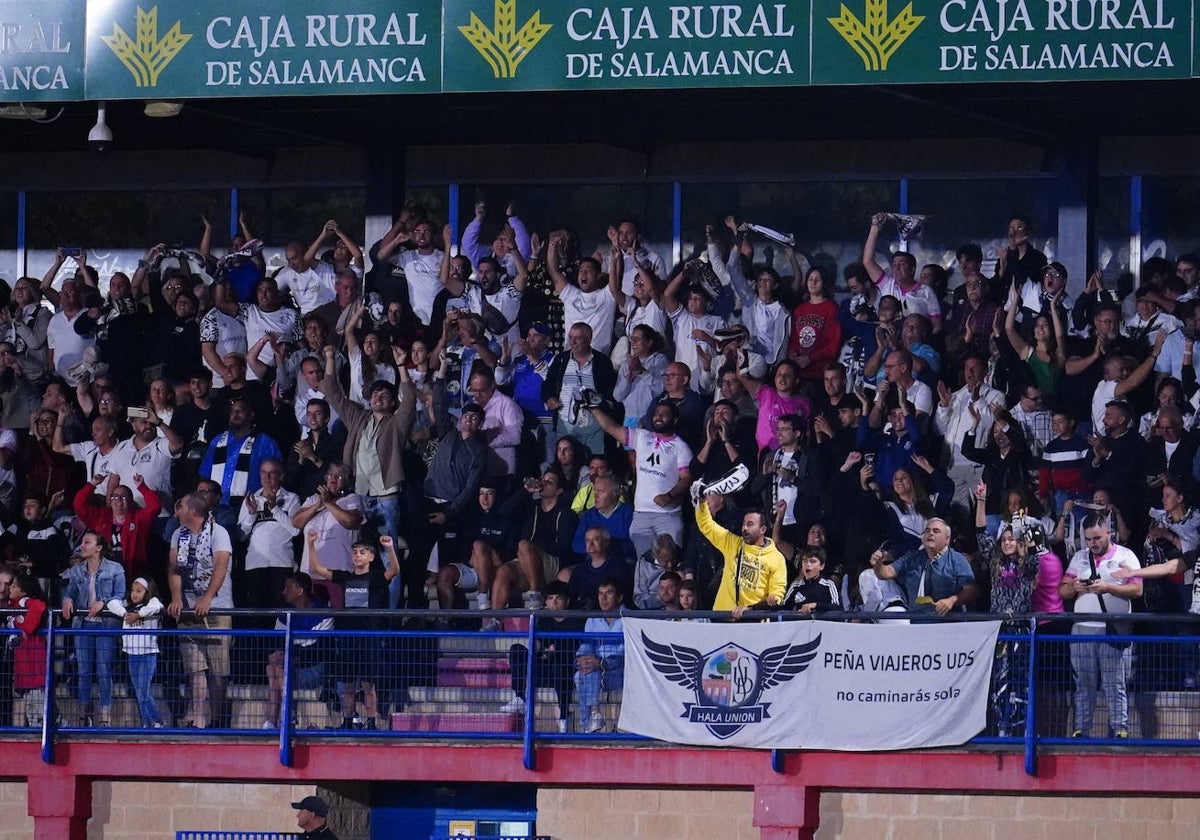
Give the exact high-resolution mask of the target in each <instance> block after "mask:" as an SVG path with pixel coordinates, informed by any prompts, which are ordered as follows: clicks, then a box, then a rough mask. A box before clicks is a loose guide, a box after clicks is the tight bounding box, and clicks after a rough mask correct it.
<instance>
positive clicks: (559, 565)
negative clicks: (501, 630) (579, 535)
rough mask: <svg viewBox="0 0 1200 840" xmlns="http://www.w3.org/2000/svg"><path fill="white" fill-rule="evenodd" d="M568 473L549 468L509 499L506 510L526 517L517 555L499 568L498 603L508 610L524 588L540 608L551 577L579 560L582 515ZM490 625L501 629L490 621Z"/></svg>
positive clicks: (494, 596) (528, 598) (494, 589)
mask: <svg viewBox="0 0 1200 840" xmlns="http://www.w3.org/2000/svg"><path fill="white" fill-rule="evenodd" d="M563 483H564V482H563V479H562V476H561V475H559V474H558V473H557V472H555V471H554V470H546V471H545V472H544V473H543V474H542V477H541V479H528V480H526V482H525V484H524V489H523V490H519V491H517V494H516V495H514V497H513V499H512V500H510V502H509V503H508V504H506V506H505V508H506V513H507V514H508V515H512V516H521V517H522V518H523V521H522V525H521V530H520V532H519V533H520V540H519V541H518V542H517V556H516V559H514V560H510V561H508V562H506V563H505V564H504V565H503V566H501V567H500V568H499V569H497V570H496V577H495V579H494V580H493V581H492V599H491V602H492V606H493V607H494V608H495V609H505V608H506V607H507V606H508V604H509V602H510V601H511V600H512V599H513V597H514V596H515V595H516V593H518V592H520V593H521V594H522V597H523V599H524V602H525V605H526V606H527V607H536V601H537V598H538V597H539V596H540V592H541V588H542V587H543V586H544V585H545V583H546V581H548V580H554V579H555V578H556V577H557V576H558V574H559V572H560V571H561V570H562V569H564V568H566V567H568V566H570V565H571V562H572V561H573V557H572V554H571V539H572V537H573V536H574V535H575V529H576V527H577V526H578V524H579V517H577V516H576V515H575V512H574V511H572V510H571V505H570V500H569V497H568V496H567V494H566V492H565V489H564V487H563ZM484 629H495V628H494V627H492V626H490V622H489V626H488V627H485V628H484Z"/></svg>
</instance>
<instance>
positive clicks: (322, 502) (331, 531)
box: [292, 461, 363, 574]
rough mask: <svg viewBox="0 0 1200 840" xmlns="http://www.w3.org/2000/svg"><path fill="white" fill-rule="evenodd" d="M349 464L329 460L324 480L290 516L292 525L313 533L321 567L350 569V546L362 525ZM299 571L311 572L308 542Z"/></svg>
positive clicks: (360, 508) (345, 570)
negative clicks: (315, 537)
mask: <svg viewBox="0 0 1200 840" xmlns="http://www.w3.org/2000/svg"><path fill="white" fill-rule="evenodd" d="M352 482H353V478H352V475H351V472H350V468H349V467H347V466H346V465H345V464H343V463H341V462H340V461H331V462H330V463H329V464H328V465H327V466H326V468H325V483H324V484H321V485H318V486H317V489H316V490H314V491H313V493H312V495H310V496H308V497H307V498H306V499H305V500H304V502H303V504H302V505H301V506H300V508H299V509H298V510H297V511H296V513H295V515H294V516H293V517H292V525H294V526H295V527H296V528H297V530H303V531H304V532H305V533H306V534H314V533H315V534H316V535H317V542H316V545H317V548H318V549H319V550H320V552H321V557H322V558H323V559H322V561H321V562H322V563H323V564H324V566H325V568H327V569H332V570H334V571H338V572H348V571H350V569H351V548H352V546H353V545H354V543H355V542H356V541H357V540H358V529H359V526H360V525H362V522H363V515H362V499H360V498H359V496H358V494H357V493H354V492H353V491H352V487H351V485H352ZM300 571H302V572H306V573H308V574H313V571H312V567H311V565H310V563H309V557H308V543H307V541H306V542H305V545H304V555H303V557H302V558H301V560H300Z"/></svg>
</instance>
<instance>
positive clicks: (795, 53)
mask: <svg viewBox="0 0 1200 840" xmlns="http://www.w3.org/2000/svg"><path fill="white" fill-rule="evenodd" d="M808 20H809V0H802V1H801V0H787V1H786V2H774V3H770V2H768V3H753V2H746V0H731V2H725V3H719V4H716V3H714V4H707V5H684V4H682V3H681V4H678V5H677V4H673V3H664V2H661V0H650V1H649V2H642V3H621V4H616V3H604V2H594V0H445V11H444V18H443V27H442V31H443V33H444V34H443V37H444V39H445V47H444V50H445V68H446V69H445V79H444V80H443V85H444V87H445V90H447V91H497V90H601V89H608V90H611V89H616V88H698V87H699V88H703V87H758V86H786V85H805V84H808V44H809V31H808V29H809V24H808Z"/></svg>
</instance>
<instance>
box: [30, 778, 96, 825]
mask: <svg viewBox="0 0 1200 840" xmlns="http://www.w3.org/2000/svg"><path fill="white" fill-rule="evenodd" d="M27 787H28V793H27V794H26V795H27V798H28V801H29V807H28V813H29V816H31V817H33V838H34V840H87V824H88V820H89V819H91V817H92V780H91V779H86V778H81V777H79V776H72V775H67V774H66V773H63V774H61V775H60V774H54V775H48V776H36V775H33V776H30V777H29V779H28V782H27Z"/></svg>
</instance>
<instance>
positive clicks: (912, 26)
mask: <svg viewBox="0 0 1200 840" xmlns="http://www.w3.org/2000/svg"><path fill="white" fill-rule="evenodd" d="M826 20H828V21H829V24H830V25H831V26H832V27H833V28H834V29H835V30H837V33H838V34H839V35H841V36H842V39H843V40H844V41H845V42H846V43H847V44H849V45H850V48H851V49H853V50H854V51H855V52H856V53H858V57H859V58H861V59H862V60H863V66H864V67H865V68H866V69H867V70H868V71H872V70H886V69H887V66H888V59H890V58H891V57H892V56H893V55H894V54H895V52H896V50H898V49H900V45H901V44H903V43H904V42H905V41H906V40H908V36H909V35H912V34H913V32H915V31H916V29H917V27H918V26H920V25H921V21H923V20H925V16H924V15H914V14H913V7H912V3H909V4H908V5H907V6H905V7H904V8H903V9H901V10H900V13H899V14H898V15H896V16H895V17H894V18H892V19H891V20H888V4H887V0H867V7H866V22H865V23H864V22H863V21H861V20H859V19H858V17H857V16H856V15H855V14H854V12H852V11H850V10H849V9H847V8H846V5H845V4H844V3H843V4H842V13H841V14H840V15H838V16H837V17H832V18H826Z"/></svg>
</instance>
